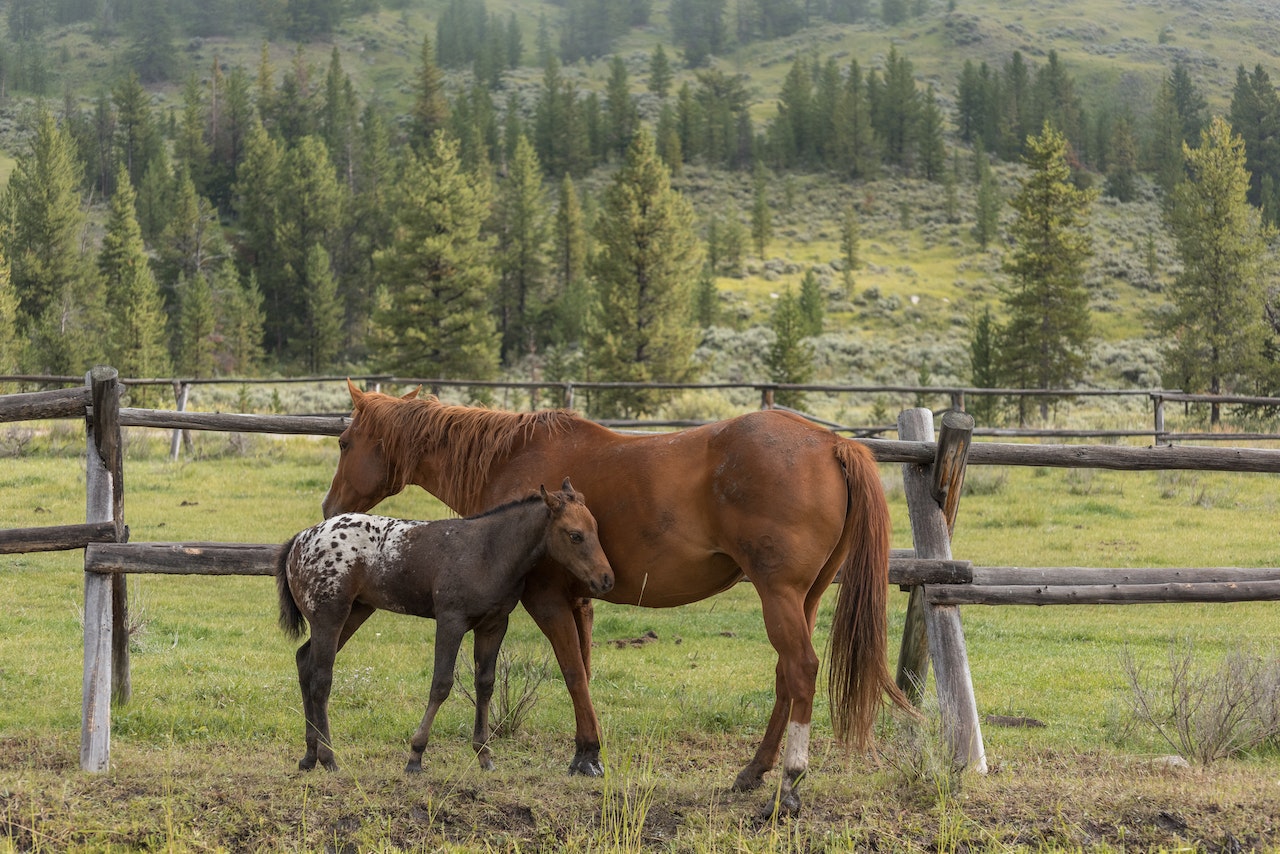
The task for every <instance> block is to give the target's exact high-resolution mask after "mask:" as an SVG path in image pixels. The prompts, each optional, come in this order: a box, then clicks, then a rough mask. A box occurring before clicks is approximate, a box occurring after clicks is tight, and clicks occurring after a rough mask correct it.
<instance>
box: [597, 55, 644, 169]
mask: <svg viewBox="0 0 1280 854" xmlns="http://www.w3.org/2000/svg"><path fill="white" fill-rule="evenodd" d="M606 85H607V89H606V99H605V105H606V112H605V126H606V128H607V133H606V137H607V147H608V151H609V154H610V156H611V157H612V156H614V155H616V156H617V157H619V158H621V157H623V156H624V155H625V154H626V153H627V149H628V148H629V147H630V146H631V137H632V136H634V135H635V132H636V128H637V127H639V125H640V113H639V111H638V110H637V109H636V104H635V100H634V99H633V98H632V97H631V84H630V82H629V80H628V77H627V63H626V62H625V61H623V59H622V57H620V56H614V58H613V61H612V62H610V63H609V81H608V83H607V84H606Z"/></svg>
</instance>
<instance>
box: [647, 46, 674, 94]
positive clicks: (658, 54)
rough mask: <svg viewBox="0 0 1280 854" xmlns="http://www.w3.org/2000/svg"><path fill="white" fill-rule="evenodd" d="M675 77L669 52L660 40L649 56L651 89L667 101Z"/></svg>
mask: <svg viewBox="0 0 1280 854" xmlns="http://www.w3.org/2000/svg"><path fill="white" fill-rule="evenodd" d="M673 79H674V75H673V74H672V71H671V62H670V61H669V60H668V59H667V52H666V50H664V49H663V47H662V43H661V42H659V43H658V45H657V47H655V48H654V49H653V53H652V54H651V55H650V56H649V91H650V92H652V93H653V94H654V95H656V96H657V97H658V100H660V101H665V100H666V99H667V95H668V93H670V92H671V81H672V80H673Z"/></svg>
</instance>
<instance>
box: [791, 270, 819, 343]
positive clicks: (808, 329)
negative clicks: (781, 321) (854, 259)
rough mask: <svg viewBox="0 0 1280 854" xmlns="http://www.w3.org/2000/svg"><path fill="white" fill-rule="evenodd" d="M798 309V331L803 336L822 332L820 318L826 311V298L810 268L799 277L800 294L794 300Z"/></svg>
mask: <svg viewBox="0 0 1280 854" xmlns="http://www.w3.org/2000/svg"><path fill="white" fill-rule="evenodd" d="M796 305H797V307H798V308H799V309H800V321H801V326H800V331H801V334H802V336H803V337H805V338H812V337H814V336H816V335H821V334H822V318H823V315H824V314H825V312H826V300H825V299H824V298H823V296H822V287H821V286H820V285H819V284H818V277H817V276H816V275H814V272H813V270H812V269H810V270H805V273H804V276H803V277H802V278H801V279H800V296H799V298H798V299H797V300H796Z"/></svg>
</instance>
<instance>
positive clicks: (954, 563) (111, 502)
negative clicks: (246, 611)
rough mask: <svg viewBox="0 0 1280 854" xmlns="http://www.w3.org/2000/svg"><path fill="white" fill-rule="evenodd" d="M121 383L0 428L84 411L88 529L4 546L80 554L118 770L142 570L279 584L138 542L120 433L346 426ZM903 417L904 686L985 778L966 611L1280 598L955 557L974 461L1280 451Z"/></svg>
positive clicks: (102, 764)
mask: <svg viewBox="0 0 1280 854" xmlns="http://www.w3.org/2000/svg"><path fill="white" fill-rule="evenodd" d="M121 390H122V386H121V382H120V378H119V376H118V374H117V372H116V371H115V370H114V369H112V368H109V367H97V368H94V369H93V370H92V371H91V372H90V373H89V374H88V375H87V377H86V379H85V385H84V386H83V387H78V388H72V389H55V390H52V391H42V392H31V393H26V394H14V395H5V396H0V423H3V422H12V421H26V420H44V419H52V418H83V419H84V420H85V425H86V434H87V454H86V455H87V478H86V481H87V502H86V519H85V523H84V524H71V525H59V526H52V527H42V528H24V529H17V530H9V531H0V553H19V552H36V551H52V550H74V549H83V550H84V590H85V594H84V595H85V619H84V678H83V705H82V718H81V748H80V765H81V768H83V769H84V770H87V771H102V770H105V769H106V768H107V767H108V766H109V763H110V732H111V703H112V702H113V701H114V702H116V703H125V702H127V701H128V699H129V693H130V676H129V648H128V632H127V631H126V626H127V625H128V613H127V609H128V596H127V587H126V578H127V576H128V575H129V574H130V573H165V574H190V575H213V576H218V575H270V574H271V573H272V572H273V568H274V563H275V556H276V554H277V550H278V548H279V544H255V543H235V542H193V543H166V542H151V543H131V542H129V541H128V540H129V530H128V527H127V526H126V525H125V521H124V472H123V465H122V454H121V448H122V443H121V429H122V428H123V427H147V428H155V429H167V430H188V429H191V430H215V431H230V432H252V433H276V434H298V435H319V436H336V435H338V434H339V433H341V432H342V430H343V428H344V427H345V424H346V421H347V419H346V418H343V417H337V416H288V415H277V416H267V415H247V414H198V413H183V412H173V411H167V410H150V409H130V408H121V407H120V405H119V403H120V395H121ZM933 417H934V416H933V413H932V412H931V411H930V410H928V409H924V408H916V409H907V410H904V411H903V412H902V413H901V415H900V416H899V419H898V425H897V426H898V434H899V439H898V440H897V441H894V440H886V439H863V440H860V441H864V442H866V444H867V445H868V446H869V447H870V448H871V449H872V451H873V452H874V454H875V456H876V458H877V460H879V461H880V462H882V463H901V464H902V465H903V481H904V486H905V492H906V498H907V506H908V512H909V514H910V517H911V531H912V542H913V548H912V549H899V550H895V551H894V554H893V556H892V558H891V560H890V567H889V577H890V582H891V583H894V584H898V585H899V586H901V587H903V588H904V589H908V590H910V599H909V603H908V609H907V617H906V624H905V626H904V630H903V637H902V646H901V651H900V653H899V660H898V673H897V680H898V684H899V685H900V686H901V687H902V688H903V689H904V690H905V691H907V692H908V694H909V695H910V696H912V697H913V698H914V699H917V700H918V699H919V698H920V696H921V694H922V692H923V690H924V686H925V683H926V680H927V676H928V672H929V668H930V665H931V664H932V667H933V671H934V674H935V679H936V682H937V694H938V699H939V709H940V716H941V719H942V724H943V734H944V738H945V739H946V741H947V744H948V746H949V747H950V749H951V750H952V752H953V756H954V758H955V760H956V762H957V763H958V764H960V765H962V766H964V767H968V768H971V769H974V770H977V771H984V770H985V769H986V755H985V749H984V747H983V741H982V730H981V725H980V722H979V717H978V712H977V704H976V701H975V699H974V692H973V682H972V677H971V675H970V671H969V664H968V653H967V650H966V646H965V638H964V630H963V627H962V624H961V620H960V610H959V608H960V606H961V605H978V604H983V605H1008V604H1030V605H1058V604H1098V603H1107V604H1129V603H1139V602H1142V603H1149V602H1236V601H1246V600H1277V599H1280V568H1264V569H1240V568H1234V567H1194V568H1186V567H1182V568H1178V567H1149V568H1140V569H1111V568H1093V567H1069V566H1064V567H1039V568H1029V567H1016V566H988V567H978V566H973V565H972V563H970V562H969V561H964V560H956V559H954V558H953V556H952V554H951V533H952V531H953V530H954V526H955V524H956V520H957V514H958V511H959V506H960V497H961V494H962V492H963V486H964V477H965V471H966V469H967V466H968V465H971V464H972V465H1004V466H1051V467H1067V468H1097V469H1111V470H1126V471H1154V470H1173V469H1180V470H1196V471H1230V472H1258V473H1273V474H1274V473H1277V472H1280V451H1276V450H1267V449H1258V448H1240V447H1233V448H1222V447H1196V446H1179V445H1170V444H1157V445H1155V446H1152V447H1147V448H1139V447H1124V446H1116V445H1040V444H1035V445H1032V444H1009V443H994V442H983V443H977V444H975V443H973V442H972V437H973V434H974V423H973V418H972V417H971V416H969V415H968V414H966V413H964V412H960V411H955V410H952V411H947V412H945V413H943V415H942V416H941V423H940V429H939V430H938V431H937V437H936V439H935V431H934V425H933Z"/></svg>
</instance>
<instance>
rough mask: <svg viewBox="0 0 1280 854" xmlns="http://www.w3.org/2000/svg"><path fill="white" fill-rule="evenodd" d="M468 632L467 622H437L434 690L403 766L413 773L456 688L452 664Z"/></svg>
mask: <svg viewBox="0 0 1280 854" xmlns="http://www.w3.org/2000/svg"><path fill="white" fill-rule="evenodd" d="M466 633H467V627H466V625H465V624H463V623H461V622H460V621H459V622H455V621H452V620H448V619H441V620H438V621H437V622H436V655H435V665H434V667H433V669H432V672H431V692H430V693H429V694H428V695H427V711H426V713H425V714H423V716H422V723H420V724H418V730H417V732H415V733H414V734H413V738H412V739H411V740H410V741H409V762H408V763H407V764H406V765H405V766H404V770H405V771H406V772H407V773H410V774H418V773H421V771H422V753H423V751H424V750H426V749H427V740H428V739H429V737H430V736H431V723H432V721H434V720H435V718H436V712H438V711H440V706H441V705H442V704H443V703H444V701H445V700H447V699H449V692H450V691H452V690H453V668H454V665H456V664H457V661H458V647H460V646H462V636H463V635H465V634H466Z"/></svg>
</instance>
